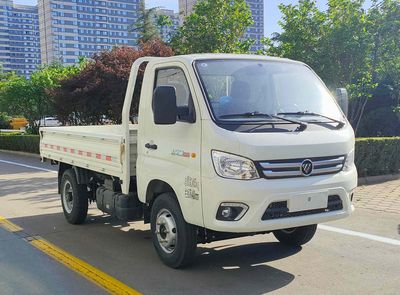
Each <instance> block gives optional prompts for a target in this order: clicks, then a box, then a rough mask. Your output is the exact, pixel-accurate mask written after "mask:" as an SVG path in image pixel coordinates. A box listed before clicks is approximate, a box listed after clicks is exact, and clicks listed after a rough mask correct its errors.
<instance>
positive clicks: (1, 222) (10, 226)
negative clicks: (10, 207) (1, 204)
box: [0, 216, 22, 232]
mask: <svg viewBox="0 0 400 295" xmlns="http://www.w3.org/2000/svg"><path fill="white" fill-rule="evenodd" d="M0 226H1V227H2V228H4V229H5V230H7V231H9V232H19V231H22V228H21V227H19V226H18V225H16V224H14V223H12V222H11V221H8V220H7V219H5V218H4V217H2V216H0Z"/></svg>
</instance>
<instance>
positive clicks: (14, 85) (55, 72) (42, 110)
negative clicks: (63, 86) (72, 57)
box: [0, 64, 80, 133]
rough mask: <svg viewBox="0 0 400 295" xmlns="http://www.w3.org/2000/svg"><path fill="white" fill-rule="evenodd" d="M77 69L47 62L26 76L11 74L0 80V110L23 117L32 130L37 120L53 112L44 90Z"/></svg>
mask: <svg viewBox="0 0 400 295" xmlns="http://www.w3.org/2000/svg"><path fill="white" fill-rule="evenodd" d="M79 71H80V66H62V65H60V64H51V65H47V66H44V67H42V68H41V69H39V70H38V71H36V72H34V73H33V74H32V75H31V77H30V79H27V78H25V77H19V76H16V75H15V74H12V75H10V76H9V77H8V79H7V80H6V81H3V82H2V83H1V87H0V106H1V109H2V110H4V111H6V112H7V113H8V114H10V115H14V116H24V117H25V118H27V119H28V121H29V124H30V126H31V127H32V130H33V132H35V133H36V132H37V131H38V127H39V124H40V119H41V118H42V117H43V116H46V115H52V114H53V108H52V104H51V101H50V99H49V94H48V89H51V88H57V87H58V86H59V83H60V81H61V80H62V79H65V78H67V77H69V76H71V75H74V74H77V73H78V72H79Z"/></svg>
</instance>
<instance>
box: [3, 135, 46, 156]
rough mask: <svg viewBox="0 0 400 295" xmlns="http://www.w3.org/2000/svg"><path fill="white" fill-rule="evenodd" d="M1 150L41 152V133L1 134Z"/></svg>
mask: <svg viewBox="0 0 400 295" xmlns="http://www.w3.org/2000/svg"><path fill="white" fill-rule="evenodd" d="M0 150H11V151H19V152H27V153H34V154H39V135H10V134H7V133H2V134H0Z"/></svg>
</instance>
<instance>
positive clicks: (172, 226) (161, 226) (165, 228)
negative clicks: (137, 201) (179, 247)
mask: <svg viewBox="0 0 400 295" xmlns="http://www.w3.org/2000/svg"><path fill="white" fill-rule="evenodd" d="M156 234H157V240H158V244H159V245H160V247H161V249H163V251H165V252H166V253H168V254H170V253H172V252H174V250H175V245H176V242H177V230H176V222H175V219H174V217H173V215H172V214H171V212H169V211H168V210H167V209H162V210H161V211H160V212H159V213H158V215H157V220H156Z"/></svg>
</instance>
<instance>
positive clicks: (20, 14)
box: [0, 0, 41, 77]
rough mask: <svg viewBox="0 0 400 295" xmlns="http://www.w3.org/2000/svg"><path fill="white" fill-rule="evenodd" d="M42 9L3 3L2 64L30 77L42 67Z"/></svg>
mask: <svg viewBox="0 0 400 295" xmlns="http://www.w3.org/2000/svg"><path fill="white" fill-rule="evenodd" d="M40 62H41V61H40V40H39V21H38V9H37V7H36V6H29V5H18V4H15V3H13V1H12V0H0V64H1V66H2V68H3V71H5V72H10V71H14V72H16V73H17V74H18V75H20V76H25V77H29V76H30V74H31V73H32V72H33V71H34V70H35V69H36V68H37V67H38V66H39V65H40Z"/></svg>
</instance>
